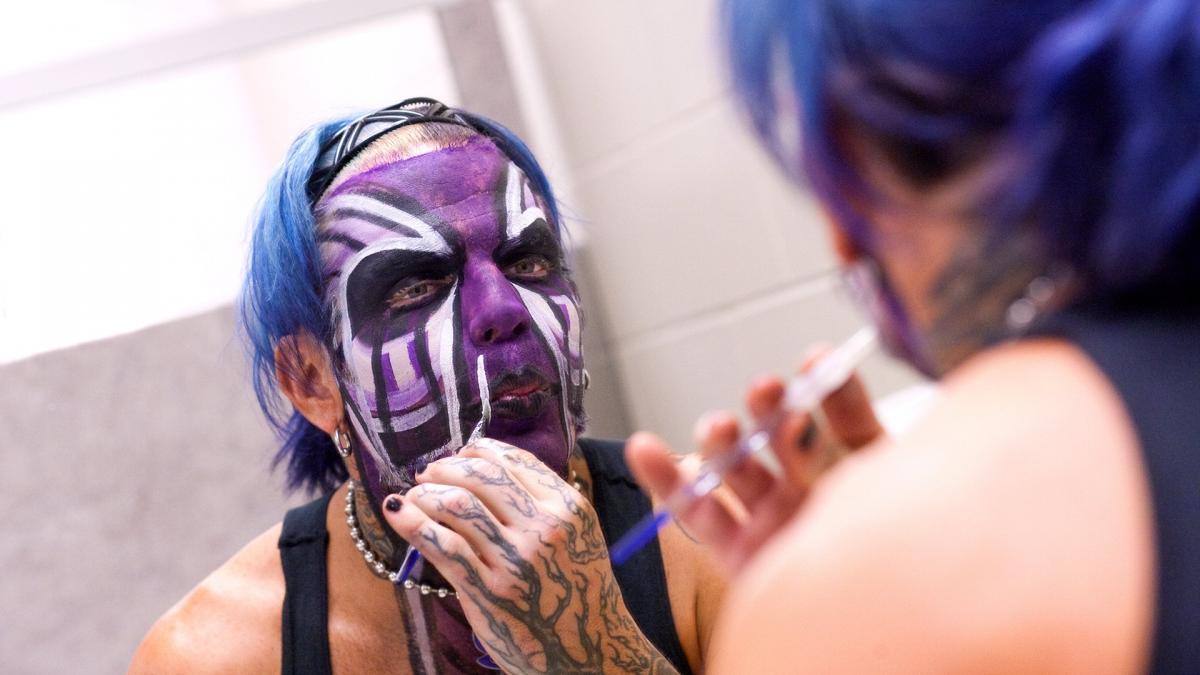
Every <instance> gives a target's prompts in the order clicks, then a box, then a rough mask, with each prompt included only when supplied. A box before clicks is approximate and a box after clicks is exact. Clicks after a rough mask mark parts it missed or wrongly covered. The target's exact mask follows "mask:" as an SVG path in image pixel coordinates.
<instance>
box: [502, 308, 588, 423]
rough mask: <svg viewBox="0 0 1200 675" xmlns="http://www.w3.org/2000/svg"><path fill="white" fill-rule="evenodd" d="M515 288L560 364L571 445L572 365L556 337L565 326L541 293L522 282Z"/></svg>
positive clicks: (564, 410)
mask: <svg viewBox="0 0 1200 675" xmlns="http://www.w3.org/2000/svg"><path fill="white" fill-rule="evenodd" d="M513 288H516V289H517V292H518V293H519V294H520V295H521V301H522V302H524V303H525V308H526V309H528V310H529V315H530V316H532V317H533V323H534V325H536V326H537V329H538V332H540V333H541V334H542V337H543V338H545V340H546V344H547V345H549V346H550V353H551V354H552V355H553V356H554V361H555V363H557V364H558V380H559V386H560V387H561V390H560V395H559V399H560V400H561V401H562V413H563V417H562V418H563V423H564V424H566V425H567V427H568V429H567V430H566V432H567V440H568V442H569V444H570V445H572V446H573V445H574V444H575V428H574V426H572V425H571V413H570V408H568V406H567V400H568V398H570V397H569V396H568V395H567V391H568V387H569V384H568V382H567V373H568V372H570V366H569V365H568V364H567V359H566V356H565V355H564V354H563V353H562V350H561V349H559V348H558V339H557V338H556V337H555V330H554V328H555V326H557V327H558V331H557V333H558V334H559V335H562V333H563V326H562V324H561V323H559V321H558V317H556V316H555V315H554V310H552V309H550V305H549V304H547V302H546V298H544V297H542V295H541V294H540V293H537V292H535V291H531V290H529V289H528V288H525V287H524V286H521V285H520V284H513Z"/></svg>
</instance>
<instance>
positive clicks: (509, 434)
mask: <svg viewBox="0 0 1200 675" xmlns="http://www.w3.org/2000/svg"><path fill="white" fill-rule="evenodd" d="M547 412H548V413H551V414H549V415H542V416H539V417H543V418H544V417H549V418H550V419H549V420H545V419H534V420H506V419H503V418H498V417H493V418H492V423H491V424H490V425H488V431H487V434H486V435H487V436H488V437H489V438H494V439H496V440H498V441H502V442H504V443H507V444H509V445H513V446H516V447H518V448H521V449H522V450H528V451H529V452H531V453H533V455H534V456H535V457H537V458H538V459H540V460H542V461H543V462H544V463H545V464H546V465H547V466H549V467H550V468H551V469H553V470H554V471H556V472H558V473H559V474H564V475H565V474H566V470H567V458H568V457H569V456H570V454H571V448H568V447H567V435H566V433H564V431H563V429H562V425H561V424H560V423H559V420H558V416H557V415H554V414H553V411H549V410H548V411H547Z"/></svg>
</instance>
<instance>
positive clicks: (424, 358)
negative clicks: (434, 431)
mask: <svg viewBox="0 0 1200 675" xmlns="http://www.w3.org/2000/svg"><path fill="white" fill-rule="evenodd" d="M454 294H455V295H456V296H457V295H458V294H459V292H458V289H457V288H456V289H454ZM427 325H428V324H421V325H420V326H418V327H417V330H416V332H415V333H414V336H413V345H414V346H415V351H416V357H417V368H418V369H419V370H420V372H421V373H422V375H423V377H424V379H425V386H426V387H427V388H428V389H429V391H430V392H436V391H438V382H437V371H435V370H434V369H433V359H432V357H431V356H430V354H429V332H428V330H427V329H426V326H427ZM434 400H435V401H436V400H437V398H436V397H434ZM439 407H440V410H439V411H438V412H437V414H436V415H434V420H438V419H441V420H445V422H444V423H443V424H442V428H444V429H446V440H447V441H448V440H450V424H451V422H450V410H449V408H448V407H447V405H446V400H445V398H444V397H443V399H442V402H441V405H440V406H439ZM426 424H428V422H426ZM443 442H444V441H443ZM433 449H434V448H425V449H423V451H424V452H428V451H430V450H433Z"/></svg>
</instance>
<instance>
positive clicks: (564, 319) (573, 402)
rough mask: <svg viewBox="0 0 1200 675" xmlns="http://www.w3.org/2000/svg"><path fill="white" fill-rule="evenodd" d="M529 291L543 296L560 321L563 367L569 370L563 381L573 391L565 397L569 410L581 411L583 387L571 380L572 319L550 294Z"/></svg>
mask: <svg viewBox="0 0 1200 675" xmlns="http://www.w3.org/2000/svg"><path fill="white" fill-rule="evenodd" d="M527 290H532V291H533V292H534V293H537V294H538V295H540V296H542V297H543V298H544V299H545V300H546V305H548V306H549V307H550V312H551V313H552V314H554V319H555V320H556V321H558V326H559V329H560V330H561V331H562V335H563V366H564V367H566V369H567V372H566V373H565V375H566V377H565V378H563V379H565V380H566V381H567V385H566V386H567V387H568V388H570V390H571V391H570V392H563V396H566V397H567V407H568V408H570V409H571V410H578V409H581V407H582V405H583V402H582V400H581V399H582V398H583V387H577V386H575V383H574V382H573V381H572V380H571V331H570V329H569V328H568V326H569V323H568V320H569V318H570V317H569V316H568V315H567V313H566V310H564V309H563V308H562V307H560V306H559V305H558V303H557V302H555V301H554V300H553V298H551V297H550V294H548V293H542V292H541V291H537V290H533V289H527ZM578 306H579V305H578V303H576V310H575V316H576V317H578V316H579V309H578ZM579 329H580V330H583V326H580V327H579Z"/></svg>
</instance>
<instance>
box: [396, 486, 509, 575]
mask: <svg viewBox="0 0 1200 675" xmlns="http://www.w3.org/2000/svg"><path fill="white" fill-rule="evenodd" d="M409 494H412V491H409ZM393 497H394V498H396V499H397V500H402V501H401V502H400V503H401V504H402V506H401V508H400V510H399V511H392V510H390V509H384V510H383V516H384V518H386V519H387V522H388V525H390V526H391V527H392V529H393V530H395V531H396V534H399V535H400V536H401V537H403V538H404V539H405V540H406V541H408V543H409V544H411V545H412V546H413V548H415V549H417V550H418V551H420V552H421V555H422V556H423V557H424V558H425V559H426V560H428V561H429V563H430V564H432V565H433V566H434V567H436V568H437V569H438V571H439V572H441V573H442V576H444V577H446V580H447V581H449V582H450V583H452V584H456V580H458V579H462V578H463V577H464V575H469V574H471V573H472V572H475V573H478V572H479V571H481V570H483V569H485V567H486V566H485V565H484V564H483V561H482V560H480V558H479V555H478V554H477V553H475V551H473V550H472V549H471V546H470V544H468V543H467V541H466V540H465V539H463V538H462V537H461V536H460V535H458V534H457V533H456V532H454V531H452V530H451V529H450V528H448V527H446V526H444V525H442V524H440V523H438V522H437V521H435V520H434V519H433V518H430V517H429V514H427V513H426V512H425V511H423V510H422V509H420V508H418V507H416V506H412V505H409V504H407V503H406V502H407V497H401V496H400V495H392V496H391V497H388V499H389V500H390V499H392V498H393ZM456 587H457V585H456Z"/></svg>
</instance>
